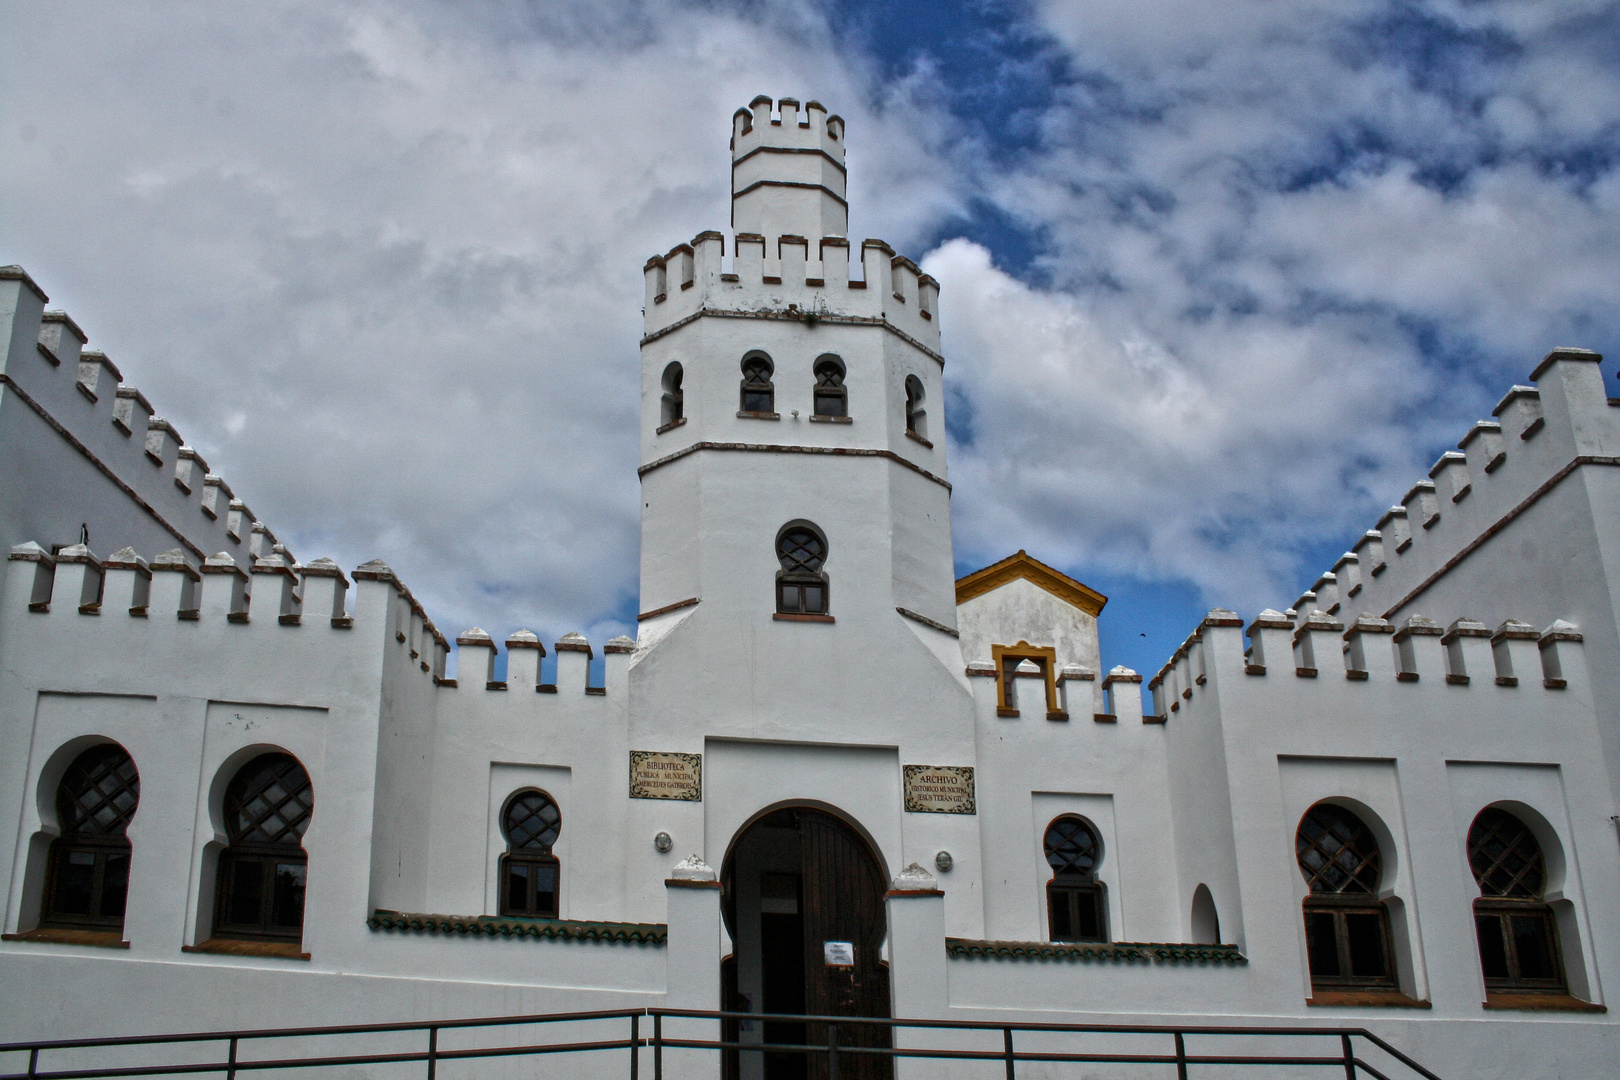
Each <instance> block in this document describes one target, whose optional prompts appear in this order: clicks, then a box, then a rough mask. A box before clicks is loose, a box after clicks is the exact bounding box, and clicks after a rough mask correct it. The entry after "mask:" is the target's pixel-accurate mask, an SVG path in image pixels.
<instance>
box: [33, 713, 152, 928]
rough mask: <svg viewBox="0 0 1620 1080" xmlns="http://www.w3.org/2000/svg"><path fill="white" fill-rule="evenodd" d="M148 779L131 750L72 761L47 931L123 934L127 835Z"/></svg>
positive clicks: (59, 806)
mask: <svg viewBox="0 0 1620 1080" xmlns="http://www.w3.org/2000/svg"><path fill="white" fill-rule="evenodd" d="M140 801H141V778H140V774H139V773H137V772H136V770H135V763H134V762H133V761H131V760H130V757H129V754H128V753H126V752H125V751H124V748H123V747H121V746H118V745H116V744H112V743H108V744H104V745H101V746H95V747H91V748H90V749H89V750H86V751H85V752H84V753H82V754H80V755H79V756H78V757H76V758H74V759H73V762H72V764H70V765H69V766H68V767H67V771H66V772H64V773H63V774H62V782H61V783H60V784H59V785H58V786H57V789H56V816H57V822H58V824H59V825H60V826H61V830H62V831H61V834H60V835H59V836H58V837H57V838H56V839H55V840H53V841H52V842H51V850H50V854H49V856H48V859H47V870H46V878H45V896H44V904H43V905H42V910H41V913H40V925H42V926H49V927H61V928H64V929H79V930H102V931H121V930H122V929H123V926H124V903H125V900H126V898H127V896H128V894H129V862H130V846H129V838H128V836H127V835H126V832H127V830H128V828H129V823H130V820H131V819H132V818H133V817H134V816H135V808H136V807H137V806H139V805H140Z"/></svg>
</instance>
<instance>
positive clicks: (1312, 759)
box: [1153, 609, 1620, 1015]
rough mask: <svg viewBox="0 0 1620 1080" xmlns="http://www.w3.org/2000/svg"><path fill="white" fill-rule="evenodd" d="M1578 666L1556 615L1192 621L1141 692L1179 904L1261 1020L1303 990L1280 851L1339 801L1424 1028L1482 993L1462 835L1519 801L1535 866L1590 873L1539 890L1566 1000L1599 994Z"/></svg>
mask: <svg viewBox="0 0 1620 1080" xmlns="http://www.w3.org/2000/svg"><path fill="white" fill-rule="evenodd" d="M1588 663H1589V658H1588V654H1587V651H1586V648H1585V645H1584V642H1583V640H1582V635H1581V634H1580V633H1578V632H1576V631H1575V629H1574V627H1573V626H1571V625H1570V624H1568V623H1566V622H1562V621H1555V622H1553V623H1552V624H1550V625H1548V626H1546V627H1544V628H1542V629H1540V630H1538V629H1536V628H1535V627H1532V626H1530V625H1529V624H1526V623H1523V622H1519V621H1517V620H1507V621H1504V622H1503V623H1502V624H1501V625H1499V626H1498V627H1496V628H1495V629H1494V630H1493V629H1487V628H1486V627H1485V626H1483V625H1482V624H1480V623H1478V622H1475V621H1472V620H1467V619H1458V620H1455V621H1454V622H1452V623H1451V624H1450V626H1449V627H1441V626H1440V625H1439V624H1437V623H1436V622H1434V621H1432V620H1429V619H1426V618H1424V617H1422V616H1420V615H1411V616H1408V617H1407V618H1405V619H1403V620H1402V621H1401V622H1400V623H1398V624H1391V623H1389V622H1388V621H1386V620H1382V619H1378V618H1375V617H1372V616H1367V615H1363V616H1360V617H1358V618H1357V619H1356V620H1355V621H1354V622H1352V623H1350V624H1348V625H1346V624H1343V623H1340V622H1339V621H1338V620H1337V619H1334V618H1333V617H1331V616H1328V615H1327V614H1325V613H1323V612H1320V611H1317V612H1315V613H1314V614H1312V615H1310V616H1308V617H1307V616H1299V617H1290V616H1287V615H1284V614H1283V613H1281V612H1277V611H1264V612H1261V613H1260V615H1259V616H1258V617H1256V618H1255V619H1253V620H1251V621H1250V622H1249V624H1248V626H1247V628H1245V626H1244V622H1243V620H1242V619H1241V618H1239V617H1238V616H1237V615H1236V614H1235V613H1234V612H1231V611H1225V610H1221V609H1216V610H1214V611H1211V612H1210V613H1209V616H1208V617H1207V618H1206V619H1205V620H1204V621H1203V624H1202V625H1201V626H1200V628H1199V629H1198V630H1197V631H1196V632H1195V633H1194V634H1193V635H1191V636H1190V637H1189V638H1188V640H1187V642H1186V643H1184V644H1183V646H1182V647H1181V648H1179V649H1178V650H1177V651H1176V653H1175V655H1174V656H1173V657H1172V659H1171V662H1170V663H1168V664H1167V665H1166V666H1165V667H1164V668H1163V669H1162V670H1161V671H1160V672H1159V674H1158V675H1157V676H1156V677H1155V679H1154V680H1153V688H1154V700H1155V703H1156V706H1157V707H1158V708H1160V709H1162V710H1164V714H1165V718H1166V725H1165V730H1166V732H1167V735H1168V740H1169V745H1168V749H1169V756H1170V769H1171V772H1172V774H1173V775H1175V776H1177V777H1180V778H1181V781H1180V782H1178V783H1176V784H1175V785H1173V787H1172V799H1173V802H1174V805H1175V816H1176V822H1177V825H1176V835H1177V854H1176V858H1177V861H1178V864H1179V867H1180V877H1181V886H1182V893H1183V897H1182V898H1183V902H1184V903H1187V902H1190V899H1191V892H1192V889H1193V888H1194V886H1195V885H1196V884H1199V883H1202V884H1205V885H1207V886H1208V887H1209V889H1210V890H1211V893H1212V895H1213V897H1214V900H1215V903H1216V906H1217V909H1218V910H1219V912H1220V917H1221V928H1222V935H1223V940H1228V941H1234V942H1236V943H1237V944H1239V945H1240V946H1242V948H1243V951H1244V953H1245V955H1246V956H1248V957H1249V961H1250V964H1251V966H1254V967H1262V968H1264V969H1265V970H1268V971H1269V972H1270V973H1271V974H1270V977H1269V978H1268V979H1267V980H1266V982H1265V990H1264V992H1265V993H1267V994H1274V995H1275V996H1276V1002H1275V1004H1276V1006H1277V1007H1279V1008H1280V1007H1285V1004H1286V1002H1288V1001H1290V1000H1299V999H1301V998H1305V997H1309V996H1310V988H1309V982H1308V976H1307V972H1308V967H1307V965H1306V963H1305V960H1304V953H1303V949H1304V943H1303V930H1302V928H1301V927H1302V924H1301V922H1300V919H1299V917H1298V905H1299V903H1300V902H1301V901H1302V900H1303V898H1304V896H1305V886H1304V881H1303V878H1302V877H1301V876H1300V875H1299V874H1298V872H1297V870H1296V869H1295V868H1294V867H1293V866H1292V865H1291V862H1290V861H1287V860H1285V859H1283V858H1282V857H1281V853H1282V852H1284V851H1286V850H1288V848H1287V847H1280V846H1279V845H1280V844H1287V843H1288V842H1289V841H1290V840H1291V837H1292V833H1293V830H1294V828H1295V827H1296V825H1297V823H1298V821H1299V819H1300V818H1301V816H1302V815H1303V814H1304V812H1305V811H1306V810H1307V809H1308V808H1309V807H1310V806H1311V805H1312V804H1313V803H1315V802H1317V801H1320V800H1321V799H1323V798H1330V799H1333V800H1335V801H1339V802H1341V803H1344V804H1346V805H1349V806H1350V807H1351V808H1352V809H1354V810H1355V811H1356V812H1357V814H1358V815H1359V816H1360V817H1362V818H1363V819H1364V820H1365V821H1367V822H1368V823H1369V825H1370V827H1371V828H1373V830H1374V832H1375V833H1376V834H1377V835H1378V836H1379V837H1380V838H1381V839H1380V843H1381V845H1382V846H1383V848H1384V851H1385V859H1386V861H1387V863H1388V867H1387V869H1386V871H1385V878H1386V882H1385V892H1383V893H1381V894H1380V896H1381V898H1382V899H1384V900H1385V902H1386V905H1387V906H1388V907H1389V910H1390V912H1391V920H1392V925H1393V931H1394V939H1395V946H1396V953H1397V957H1396V959H1397V967H1398V969H1399V979H1400V987H1401V991H1402V992H1403V993H1404V994H1406V995H1407V996H1409V997H1410V998H1412V999H1413V1000H1415V1001H1422V1002H1432V1006H1433V1008H1434V1010H1435V1012H1436V1014H1437V1015H1445V1014H1446V1013H1448V1012H1449V1013H1452V1014H1455V1015H1467V1014H1468V1013H1469V1012H1470V1011H1471V1010H1473V1009H1477V1007H1478V1006H1477V1004H1475V1003H1477V1001H1479V1000H1480V999H1481V998H1482V997H1483V994H1484V988H1483V986H1482V985H1481V984H1480V976H1479V968H1478V964H1477V962H1476V958H1475V945H1474V942H1473V940H1472V921H1471V919H1470V918H1469V917H1468V912H1469V910H1470V908H1469V905H1470V904H1471V902H1472V899H1473V898H1474V897H1476V896H1477V895H1478V889H1477V887H1476V886H1475V885H1474V883H1473V881H1472V878H1471V877H1470V876H1469V873H1468V870H1467V865H1466V862H1465V860H1464V859H1463V857H1462V854H1463V845H1464V838H1465V837H1466V835H1467V830H1468V827H1469V824H1470V822H1471V821H1472V820H1473V818H1474V816H1475V815H1476V814H1477V813H1478V812H1479V811H1480V810H1481V809H1483V808H1484V807H1485V806H1488V805H1492V804H1496V803H1504V804H1507V805H1510V806H1519V807H1523V808H1526V809H1525V810H1524V811H1523V813H1524V814H1525V815H1526V816H1528V817H1529V818H1530V819H1531V820H1540V821H1544V822H1545V823H1546V825H1547V828H1548V829H1549V830H1550V832H1549V833H1548V837H1547V839H1546V840H1545V841H1544V842H1545V843H1547V844H1548V846H1549V848H1550V849H1551V850H1552V851H1553V854H1551V855H1549V858H1550V859H1560V858H1563V859H1570V860H1573V859H1574V858H1575V853H1576V852H1583V853H1585V854H1586V856H1587V857H1588V859H1589V862H1588V863H1587V865H1586V868H1585V870H1583V871H1582V873H1583V874H1584V875H1585V879H1584V880H1585V884H1583V883H1582V881H1581V880H1580V875H1579V874H1577V873H1576V872H1575V871H1574V869H1573V863H1572V862H1570V863H1565V864H1564V865H1566V866H1568V867H1570V869H1569V871H1568V873H1567V874H1564V875H1563V876H1562V877H1561V880H1560V881H1559V883H1558V888H1555V889H1550V890H1549V893H1548V896H1549V899H1550V900H1556V901H1557V902H1558V903H1560V904H1566V905H1567V909H1568V913H1569V914H1568V917H1569V920H1570V921H1569V923H1568V930H1567V931H1566V939H1565V949H1566V955H1565V962H1566V965H1567V967H1568V970H1569V974H1570V980H1571V993H1573V994H1575V995H1576V996H1578V997H1581V998H1584V999H1586V1000H1601V998H1602V989H1601V986H1600V985H1599V983H1598V980H1597V979H1596V976H1595V973H1596V972H1597V970H1598V969H1599V967H1601V966H1604V965H1610V966H1612V965H1613V964H1614V963H1616V962H1617V960H1620V935H1617V934H1616V933H1615V932H1614V931H1613V930H1612V924H1611V921H1610V919H1609V916H1607V915H1605V914H1602V913H1601V912H1605V911H1607V909H1608V906H1609V903H1610V901H1609V896H1610V894H1609V893H1608V892H1607V890H1608V889H1609V888H1610V887H1611V886H1610V885H1609V884H1608V883H1610V882H1614V881H1616V880H1620V879H1617V877H1616V873H1615V867H1614V865H1613V859H1612V856H1611V852H1612V847H1613V840H1614V837H1613V830H1612V827H1610V826H1608V820H1607V815H1608V813H1609V812H1610V810H1609V809H1608V808H1609V807H1610V806H1611V805H1612V804H1611V802H1610V797H1609V791H1608V785H1607V782H1606V777H1605V775H1604V770H1603V761H1602V751H1601V740H1600V738H1599V731H1598V725H1597V724H1596V722H1595V719H1596V717H1595V713H1594V694H1593V683H1592V679H1591V675H1590V673H1589V669H1588ZM1599 880H1601V881H1603V882H1605V884H1604V885H1603V886H1602V888H1603V889H1604V890H1605V891H1604V892H1603V893H1602V894H1598V893H1595V892H1594V891H1593V890H1594V888H1596V884H1595V883H1596V882H1597V881H1599ZM1600 895H1601V896H1602V899H1601V900H1600V899H1599V898H1598V897H1599V896H1600ZM1594 903H1596V904H1598V905H1599V906H1598V907H1593V906H1592V905H1593V904H1594ZM1279 928H1288V932H1279ZM1228 935H1230V936H1228Z"/></svg>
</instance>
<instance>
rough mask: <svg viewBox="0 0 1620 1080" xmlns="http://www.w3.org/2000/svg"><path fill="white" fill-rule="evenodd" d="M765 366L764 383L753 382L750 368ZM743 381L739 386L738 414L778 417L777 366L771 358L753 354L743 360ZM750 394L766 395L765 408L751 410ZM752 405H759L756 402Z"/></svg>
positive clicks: (759, 353)
mask: <svg viewBox="0 0 1620 1080" xmlns="http://www.w3.org/2000/svg"><path fill="white" fill-rule="evenodd" d="M756 365H763V366H764V372H765V376H764V379H763V381H753V377H754V373H753V372H752V371H750V370H749V369H750V368H753V367H755V366H756ZM741 367H742V380H741V381H740V382H739V383H738V386H737V413H738V415H740V416H775V415H776V382H775V379H776V365H775V364H774V363H773V362H772V361H771V358H770V357H769V356H766V355H765V354H764V353H762V352H751V353H749V354H748V355H747V356H744V357H743V358H742V365H741ZM749 394H764V395H766V397H767V400H766V402H765V408H763V409H751V408H749V405H750V404H751V403H750V402H749V400H748V395H749ZM752 404H758V403H757V402H754V403H752Z"/></svg>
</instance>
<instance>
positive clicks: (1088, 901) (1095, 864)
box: [1041, 814, 1112, 943]
mask: <svg viewBox="0 0 1620 1080" xmlns="http://www.w3.org/2000/svg"><path fill="white" fill-rule="evenodd" d="M1065 822H1072V823H1073V824H1075V825H1077V826H1079V829H1080V830H1081V831H1083V832H1084V833H1085V834H1086V835H1087V836H1089V837H1090V838H1091V843H1090V846H1089V850H1090V852H1091V865H1090V866H1088V867H1078V868H1076V867H1072V866H1063V867H1060V866H1057V865H1055V864H1054V863H1053V859H1052V856H1053V851H1054V844H1053V841H1052V834H1053V832H1054V830H1056V829H1057V827H1058V825H1059V824H1061V823H1065ZM1041 851H1042V853H1043V855H1044V857H1045V859H1046V864H1047V867H1048V869H1049V870H1051V872H1052V877H1051V880H1049V881H1048V882H1047V883H1046V936H1047V939H1048V940H1050V941H1063V942H1080V943H1097V942H1106V941H1110V940H1112V939H1111V938H1110V937H1109V934H1108V886H1107V885H1106V884H1104V883H1103V882H1101V881H1099V880H1097V869H1098V868H1099V867H1100V866H1102V860H1103V846H1102V837H1100V836H1098V835H1097V829H1096V826H1094V825H1092V823H1091V822H1089V821H1087V820H1086V819H1085V818H1083V817H1081V816H1080V815H1079V814H1059V815H1058V816H1057V817H1055V818H1053V819H1052V820H1051V821H1049V822H1048V823H1047V825H1046V828H1045V829H1044V830H1042V832H1041ZM1060 905H1061V906H1062V908H1063V919H1064V921H1066V922H1067V923H1068V924H1069V926H1070V929H1071V931H1072V932H1071V933H1069V934H1066V935H1063V936H1061V937H1060V936H1059V935H1058V927H1059V921H1058V911H1059V907H1060ZM1082 905H1087V906H1090V908H1091V912H1092V918H1093V920H1094V922H1095V925H1096V929H1097V933H1096V936H1095V937H1082V936H1080V934H1079V927H1080V924H1081V918H1080V917H1081V914H1082Z"/></svg>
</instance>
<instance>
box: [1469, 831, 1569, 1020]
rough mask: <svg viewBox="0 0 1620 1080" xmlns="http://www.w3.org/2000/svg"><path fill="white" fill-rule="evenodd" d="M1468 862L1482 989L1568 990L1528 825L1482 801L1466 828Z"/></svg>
mask: <svg viewBox="0 0 1620 1080" xmlns="http://www.w3.org/2000/svg"><path fill="white" fill-rule="evenodd" d="M1468 865H1469V867H1470V868H1471V869H1472V870H1473V871H1474V880H1475V881H1477V882H1478V883H1479V892H1480V898H1479V899H1478V900H1475V901H1474V929H1475V932H1476V933H1477V934H1478V935H1479V966H1480V968H1481V969H1482V970H1483V972H1484V975H1485V989H1486V990H1487V991H1501V992H1504V993H1521V994H1522V993H1550V994H1563V993H1567V989H1566V983H1565V981H1564V965H1563V963H1562V956H1561V955H1560V950H1559V948H1558V924H1557V923H1556V922H1555V921H1554V919H1553V913H1552V909H1551V908H1549V907H1548V906H1547V904H1546V901H1545V900H1544V899H1543V898H1544V897H1545V895H1546V888H1547V860H1546V859H1545V858H1544V857H1543V855H1542V853H1541V845H1540V844H1539V843H1537V842H1536V838H1535V835H1534V834H1533V833H1531V831H1530V828H1529V826H1527V825H1526V824H1525V823H1524V822H1522V821H1520V820H1519V819H1518V818H1517V817H1515V816H1514V815H1512V814H1510V813H1508V812H1507V811H1506V810H1499V809H1497V808H1496V807H1494V806H1491V807H1486V808H1485V809H1484V810H1481V811H1480V812H1479V816H1478V817H1476V818H1475V819H1474V824H1473V825H1472V826H1471V827H1470V828H1469V830H1468Z"/></svg>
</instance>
